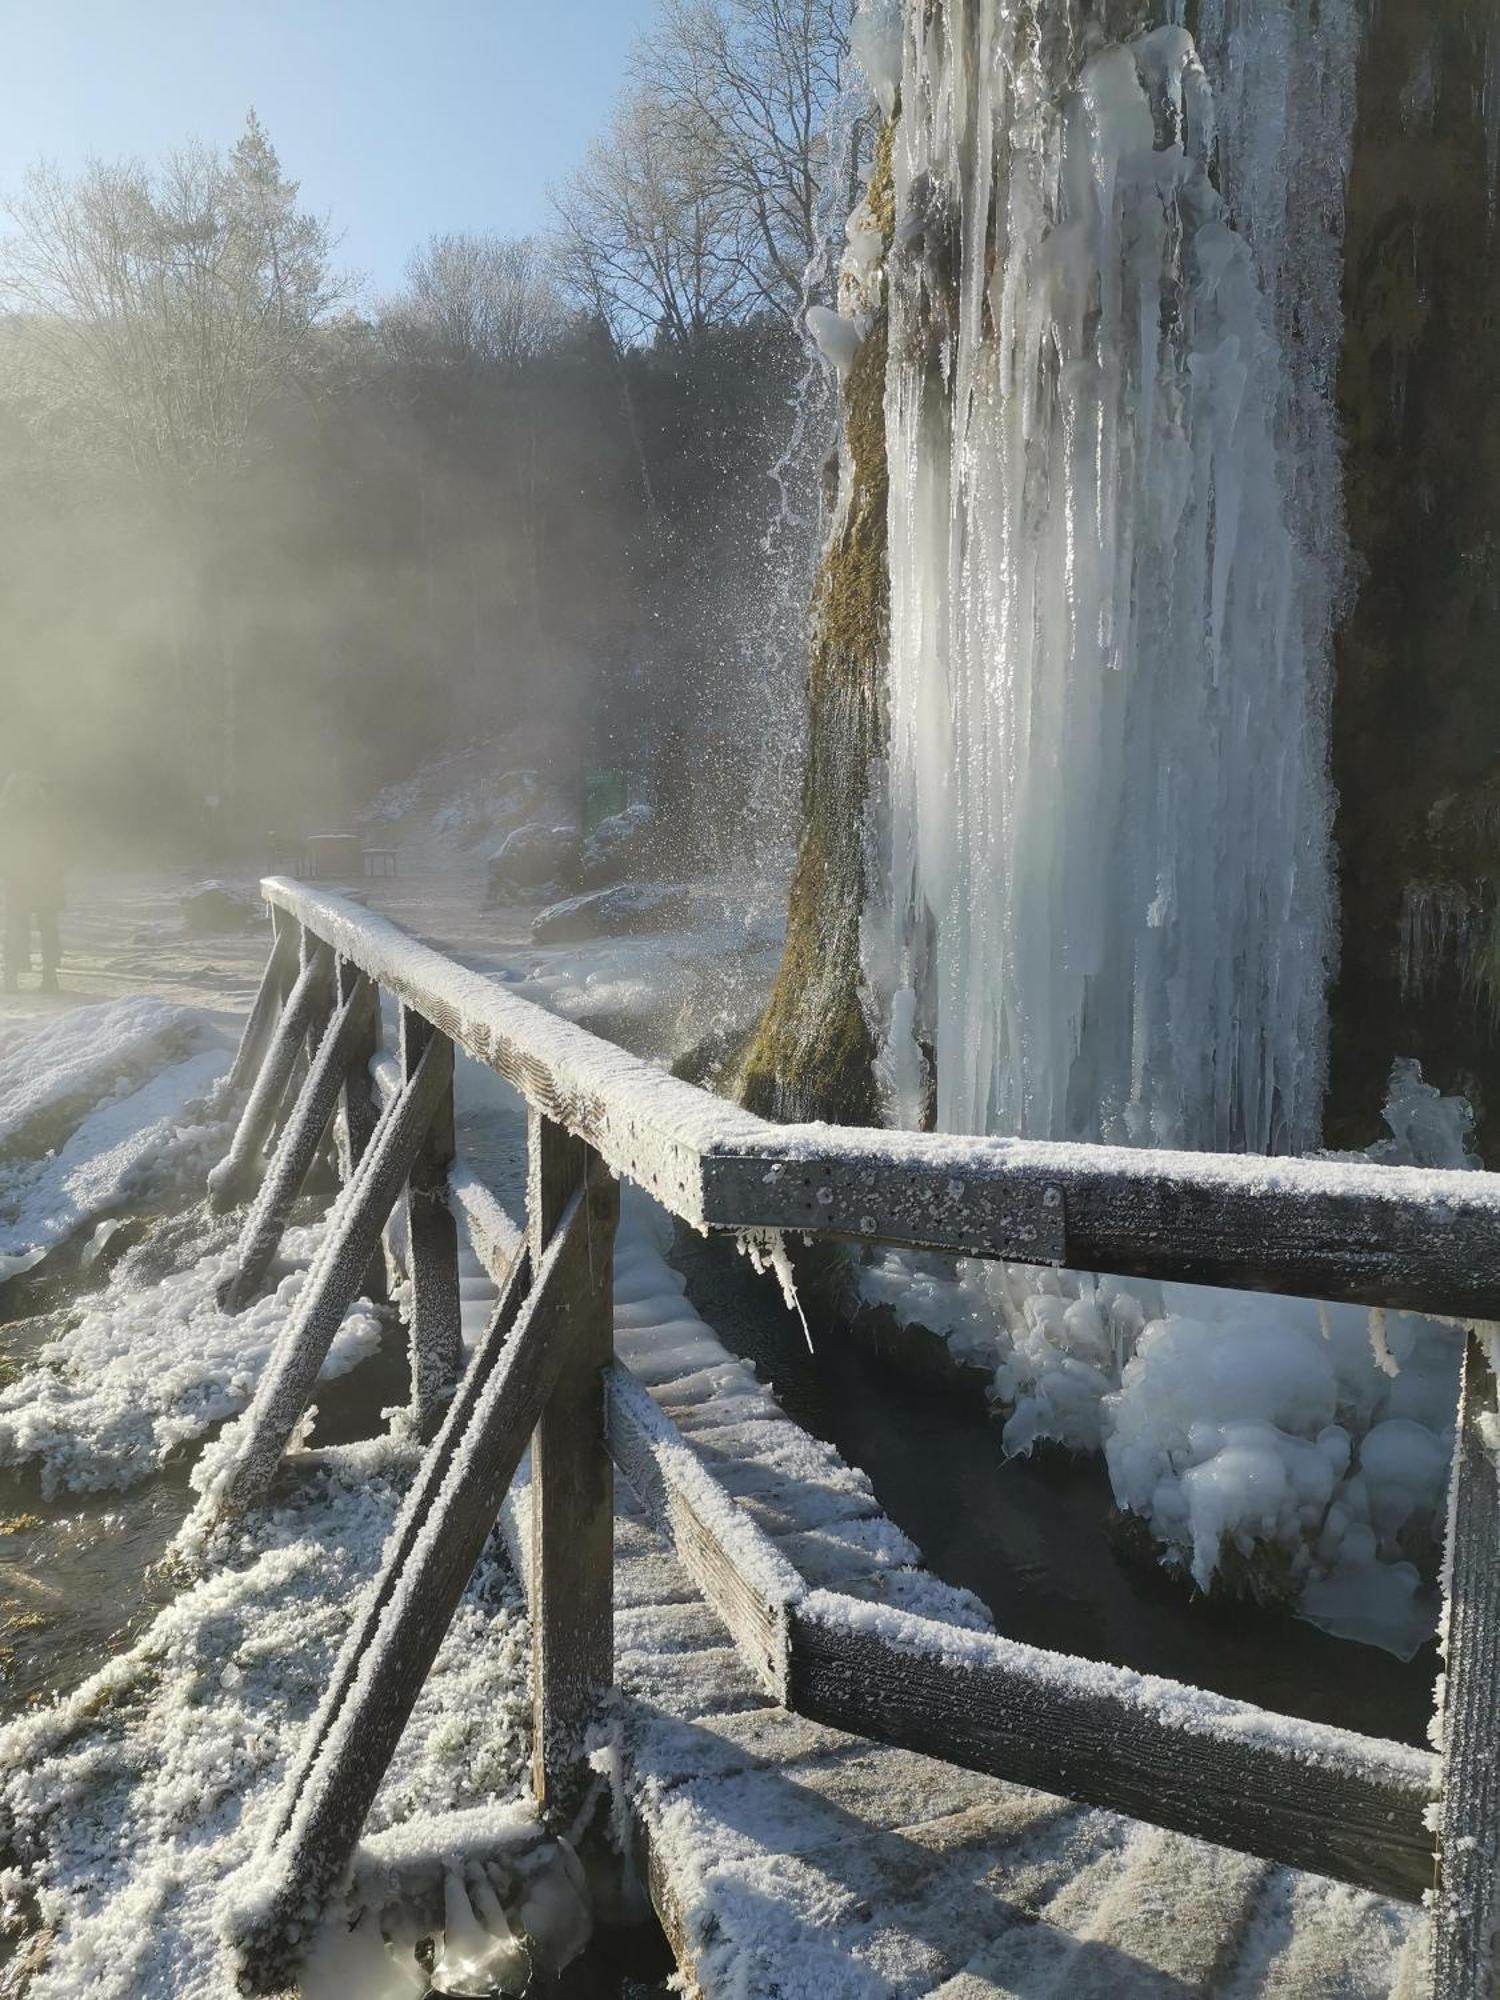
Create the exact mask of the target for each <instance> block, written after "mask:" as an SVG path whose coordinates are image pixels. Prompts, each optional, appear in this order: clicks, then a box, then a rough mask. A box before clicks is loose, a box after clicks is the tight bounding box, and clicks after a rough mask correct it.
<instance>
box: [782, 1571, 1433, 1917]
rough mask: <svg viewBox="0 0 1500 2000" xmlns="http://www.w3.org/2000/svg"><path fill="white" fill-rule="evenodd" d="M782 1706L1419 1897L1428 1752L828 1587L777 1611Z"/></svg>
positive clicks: (1426, 1869)
mask: <svg viewBox="0 0 1500 2000" xmlns="http://www.w3.org/2000/svg"><path fill="white" fill-rule="evenodd" d="M788 1623H789V1632H790V1657H789V1668H788V1705H789V1706H790V1707H792V1708H795V1709H796V1710H797V1711H798V1713H799V1714H801V1715H806V1716H810V1717H811V1718H812V1719H813V1720H814V1721H817V1722H824V1723H827V1724H829V1725H830V1727H832V1728H835V1729H847V1730H850V1731H851V1732H853V1733H855V1734H857V1735H861V1736H869V1737H872V1738H874V1739H875V1740H876V1741H878V1742H882V1743H895V1744H899V1745H900V1746H901V1747H903V1748H904V1749H908V1750H918V1751H921V1752H922V1753H924V1754H925V1755H927V1756H929V1757H938V1758H941V1759H943V1760H944V1761H946V1762H948V1763H954V1764H962V1765H963V1766H965V1768H967V1769H969V1770H972V1771H987V1772H989V1773H990V1774H991V1775H992V1776H994V1777H997V1778H1007V1779H1009V1780H1011V1781H1012V1782H1013V1783H1016V1784H1021V1785H1030V1786H1034V1787H1035V1788H1036V1789H1038V1790H1039V1791H1046V1792H1055V1793H1058V1794H1060V1795H1061V1796H1063V1797H1065V1798H1070V1799H1077V1800H1079V1801H1081V1802H1083V1803H1086V1804H1089V1805H1095V1806H1104V1807H1107V1808H1109V1809H1110V1810H1112V1811H1116V1812H1123V1813H1128V1814H1130V1815H1131V1816H1132V1817H1134V1818H1136V1819H1142V1820H1146V1821H1149V1822H1150V1823H1152V1824H1154V1825H1156V1826H1164V1827H1168V1828H1171V1829H1173V1830H1175V1831H1177V1832H1179V1833H1190V1834H1194V1835H1196V1836H1197V1837H1198V1838H1200V1839H1204V1840H1212V1841H1215V1842H1217V1843H1219V1844H1220V1845H1222V1846H1229V1847H1237V1848H1240V1849H1243V1850H1244V1851H1245V1852H1246V1853H1250V1854H1258V1855H1260V1856H1262V1857H1263V1858H1264V1859H1266V1860H1269V1861H1284V1862H1288V1863H1290V1864H1291V1866H1292V1867H1294V1868H1308V1869H1312V1870H1313V1871H1314V1872H1316V1873H1318V1874H1320V1875H1332V1876H1335V1877H1337V1878H1338V1879H1340V1880H1342V1881H1348V1882H1354V1883H1357V1884H1358V1885H1360V1886H1361V1887H1363V1888H1370V1889H1375V1890H1377V1891H1378V1892H1379V1893H1380V1894H1382V1895H1388V1896H1397V1897H1400V1898H1403V1899H1404V1900H1406V1901H1408V1902H1416V1901H1420V1900H1421V1897H1422V1895H1423V1893H1424V1891H1425V1890H1426V1889H1427V1888H1428V1887H1429V1885H1430V1883H1431V1880H1432V1836H1431V1834H1430V1833H1429V1832H1428V1831H1427V1829H1426V1826H1425V1824H1424V1817H1423V1816H1424V1813H1425V1811H1426V1808H1427V1804H1428V1801H1429V1799H1430V1797H1431V1792H1432V1782H1433V1777H1434V1775H1435V1772H1434V1760H1433V1759H1432V1758H1430V1757H1428V1756H1427V1755H1426V1754H1425V1753H1423V1752H1421V1751H1418V1750H1414V1749H1409V1748H1407V1746H1405V1745H1404V1744H1397V1743H1386V1742H1383V1741H1380V1740H1378V1739H1374V1738H1369V1737H1359V1736H1353V1735H1351V1734H1349V1733H1348V1732H1346V1731H1343V1730H1336V1729H1328V1728H1325V1727H1323V1726H1321V1725H1317V1724H1313V1723H1303V1722H1297V1721H1293V1720H1291V1719H1290V1718H1288V1717H1285V1716H1277V1715H1270V1714H1267V1713H1266V1712H1265V1711H1263V1710H1260V1709H1257V1708H1253V1707H1251V1706H1250V1705H1249V1704H1247V1703H1242V1702H1233V1701H1228V1700H1226V1699H1224V1698H1222V1697H1219V1696H1214V1695H1206V1694H1203V1693H1200V1692H1199V1691H1198V1690H1197V1689H1193V1688H1184V1687H1180V1686H1178V1685H1177V1684H1175V1683H1173V1682H1170V1681H1152V1680H1149V1679H1148V1678H1147V1677H1145V1676H1143V1675H1139V1674H1134V1673H1131V1672H1129V1671H1128V1670H1127V1669H1125V1668H1121V1667H1108V1666H1099V1665H1096V1664H1094V1663H1092V1662H1085V1661H1080V1660H1070V1659H1067V1658H1065V1657H1063V1656H1061V1655H1057V1654H1048V1653H1043V1652H1040V1651H1038V1650H1037V1649H1036V1648H1035V1647H1030V1646H1022V1645H1018V1644H1016V1643H1015V1642H1013V1641H1009V1640H1004V1639H999V1638H996V1637H995V1636H994V1635H992V1634H989V1633H974V1632H964V1631H960V1630H958V1629H957V1628H955V1627H952V1626H947V1625H940V1624H934V1623H933V1622H932V1621H931V1620H928V1619H924V1618H915V1617H912V1616H910V1615H909V1614H907V1613H903V1612H897V1611H893V1610H891V1609H890V1608H888V1607H885V1606H880V1607H875V1606H872V1605H868V1604H863V1603H859V1602H857V1601H856V1600H853V1599H849V1598H844V1597H840V1596H838V1595H836V1594H835V1593H833V1592H829V1591H819V1592H815V1593H813V1594H811V1595H810V1596H809V1597H808V1598H806V1599H805V1600H804V1601H803V1602H802V1603H801V1604H796V1605H793V1606H792V1607H791V1608H790V1611H789V1613H788Z"/></svg>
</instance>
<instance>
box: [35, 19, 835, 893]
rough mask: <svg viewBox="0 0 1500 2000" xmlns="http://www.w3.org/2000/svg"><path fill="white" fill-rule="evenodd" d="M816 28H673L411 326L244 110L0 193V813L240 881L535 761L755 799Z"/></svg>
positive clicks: (789, 671)
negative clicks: (449, 773) (369, 281)
mask: <svg viewBox="0 0 1500 2000" xmlns="http://www.w3.org/2000/svg"><path fill="white" fill-rule="evenodd" d="M795 11H798V13H799V18H798V19H797V20H796V21H795V22H792V21H791V20H790V19H789V18H788V17H786V16H784V14H783V11H782V10H780V9H773V8H763V9H757V8H750V9H745V8H742V7H738V6H735V7H728V6H725V7H717V6H708V7H701V6H693V7H683V6H678V5H676V4H675V0H674V4H671V5H667V6H665V7H664V8H663V9H662V10H661V15H660V22H659V24H658V27H657V29H656V30H654V31H653V33H652V35H651V36H649V37H648V38H647V40H646V41H645V42H643V43H642V45H641V47H640V50H639V51H638V56H637V61H636V65H635V72H634V74H632V75H631V76H630V77H627V78H625V79H623V80H622V83H623V90H622V95H621V98H620V101H619V106H618V109H617V111H616V114H615V116H614V119H613V122H612V124H611V126H610V128H609V129H608V130H607V131H606V132H605V133H603V134H601V136H600V139H599V141H598V143H597V144H596V145H595V146H594V147H593V148H592V149H591V150H590V151H589V153H588V154H587V156H586V157H585V158H584V159H583V160H582V161H581V162H580V164H579V167H578V170H577V172H576V173H575V174H574V175H573V176H572V177H570V178H569V179H568V180H567V181H566V182H565V183H564V184H562V185H560V186H558V187H557V188H555V189H554V190H553V192H552V197H551V202H550V206H549V210H548V212H547V214H545V215H543V216H539V217H538V227H537V230H536V232H535V234H534V235H533V236H530V237H526V238H519V239H517V238H502V237H499V236H495V235H488V234H484V233H482V232H481V233H473V232H471V233H467V234H464V233H454V232H450V231H446V230H445V229H444V227H443V222H444V218H442V217H441V216H434V217H433V233H432V235H431V237H430V239H429V240H427V241H426V242H424V243H422V244H420V245H416V246H413V251H412V256H411V260H410V263H409V266H408V269H407V274H406V280H405V283H404V285H403V287H402V289H401V290H400V292H399V293H398V294H397V295H396V296H394V297H383V298H382V297H374V296H371V295H370V293H369V292H368V290H367V289H365V288H363V287H362V286H361V285H360V283H359V282H358V281H357V280H356V279H352V278H351V277H349V276H347V275H346V274H345V273H344V272H343V271H342V269H341V263H340V250H339V241H338V232H339V218H338V217H337V216H332V217H328V218H323V217H319V216H316V215H314V214H312V213H310V212H309V211H308V210H307V208H306V206H305V205H304V202H303V199H302V197H301V195H300V193H299V190H298V186H297V181H296V177H295V176H296V162H295V161H292V160H289V161H285V162H283V161H282V160H281V159H280V158H279V157H278V154H277V152H276V149H275V143H274V140H275V135H274V134H273V133H271V132H269V131H268V130H266V129H265V127H264V126H262V124H261V123H260V122H259V121H258V120H257V119H256V117H255V116H254V114H253V113H251V114H250V116H249V117H248V119H247V122H246V125H245V128H244V131H243V133H242V134H241V136H240V138H239V140H238V141H237V142H236V143H235V145H234V146H233V147H231V148H230V149H228V150H227V151H216V150H214V149H211V148H208V147H205V146H203V145H201V144H198V143H196V142H194V141H191V140H189V139H187V138H184V139H183V141H182V143H181V144H180V145H179V146H178V147H177V148H176V149H175V150H173V151H171V152H170V153H168V154H167V155H166V156H165V157H163V158H161V159H158V160H152V161H145V162H142V161H108V160H96V161H94V162H93V163H92V164H90V165H89V166H88V167H87V168H86V169H85V170H84V171H82V172H81V173H80V174H77V175H66V174H63V173H61V172H59V171H57V170H55V169H53V168H51V167H49V166H47V165H46V164H45V163H42V164H38V165H37V166H36V167H35V168H34V169H33V170H32V171H31V172H30V174H29V175H28V176H27V177H26V178H25V179H24V180H23V181H22V182H21V183H20V184H19V185H16V186H12V187H8V188H5V189H3V190H0V196H3V199H4V216H3V220H0V239H3V241H0V590H3V592H4V598H5V602H6V606H7V613H8V616H7V628H8V630H7V636H8V640H9V643H8V644H7V646H6V648H5V649H4V654H3V658H0V718H3V723H4V729H3V745H0V775H3V772H4V770H7V769H12V768H21V769H27V770H34V771H36V772H38V773H39V774H40V775H42V776H43V777H45V778H47V779H49V780H50V781H51V782H52V786H53V791H54V795H55V796H56V797H58V798H60V799H62V800H64V801H66V802H67V805H68V809H69V811H70V813H71V815H72V817H73V821H74V826H73V839H74V842H75V845H76V851H77V855H78V857H79V858H83V859H87V858H89V857H91V856H101V857H102V856H107V857H108V858H109V859H111V860H115V859H119V858H123V857H124V856H127V855H129V856H131V857H139V858H141V859H143V860H163V861H166V860H171V861H174V862H178V861H180V862H186V863H188V864H189V865H198V864H200V863H201V864H203V865H205V866H212V867H219V866H230V865H239V864H243V865H245V866H247V867H251V868H253V867H256V866H258V865H260V863H261V862H262V861H263V859H264V858H265V856H266V854H267V852H268V851H269V850H270V848H271V846H272V843H271V842H270V840H269V838H268V836H269V835H270V834H271V833H272V832H273V831H274V832H275V833H276V834H277V835H279V836H286V835H290V836H293V837H295V836H297V835H299V834H301V833H305V832H307V831H309V830H312V829H314V828H317V827H325V828H326V827H333V826H338V825H340V824H342V823H345V822H347V821H351V820H353V819H354V818H355V817H357V815H358V813H359V811H360V810H361V808H362V807H363V806H364V805H366V804H367V803H368V801H369V800H370V799H371V798H372V797H373V795H374V794H375V792H376V791H378V790H379V788H380V786H381V785H383V784H384V783H387V782H389V781H390V780H392V779H398V778H400V777H402V776H404V775H407V774H409V773H410V772H411V771H412V770H413V769H415V768H416V767H417V766H419V765H420V764H421V763H422V762H423V761H424V760H425V759H427V758H429V757H431V756H432V755H434V754H438V753H440V752H441V751H442V750H444V749H446V748H448V747H450V746H452V745H454V744H458V743H463V742H471V741H472V740H474V738H475V736H476V735H483V734H488V733H495V732H501V731H504V730H507V729H509V728H511V727H513V726H515V725H516V724H517V723H519V722H522V721H525V722H528V723H531V724H535V725H540V726H541V737H540V740H541V741H542V742H543V743H544V745H546V746H549V747H548V748H547V749H546V751H545V753H544V754H545V755H546V756H547V757H548V759H549V760H550V761H552V762H553V763H554V765H555V766H556V772H555V775H556V776H558V778H559V779H561V780H562V781H563V782H565V783H568V782H571V781H572V779H571V776H570V773H571V774H577V773H581V772H582V771H583V770H584V769H585V768H587V767H589V766H605V767H609V768H611V769H614V770H618V771H621V772H625V773H629V774H630V776H631V782H632V783H633V784H634V785H636V786H637V787H639V788H641V789H645V790H648V791H656V790H658V789H661V788H663V780H667V781H668V783H669V785H670V788H671V789H673V790H675V791H676V792H678V793H679V794H686V793H687V792H689V791H694V792H696V794H697V796H698V809H699V810H701V811H709V810H710V809H711V800H710V796H709V795H716V794H717V793H718V792H720V791H722V790H723V789H724V787H726V786H728V787H730V789H731V790H732V789H734V788H735V787H743V786H744V785H745V784H746V783H747V782H749V781H748V779H747V772H748V769H749V765H750V762H751V761H752V759H751V757H750V756H749V754H748V753H749V752H751V751H752V750H753V749H755V748H759V749H764V747H765V739H766V736H767V733H768V724H767V722H766V719H765V718H766V716H767V715H768V714H770V713H774V712H775V710H776V707H777V703H776V702H775V701H772V702H771V703H770V705H769V706H768V705H767V701H766V696H767V694H772V693H774V694H775V695H777V696H783V695H786V694H794V693H795V690H796V689H797V688H798V686H799V685H800V677H801V671H802V658H801V653H802V647H801V624H802V618H801V605H802V601H803V598H804V596H805V591H804V589H803V588H802V586H803V585H804V584H805V558H804V557H802V556H800V555H794V556H793V557H792V558H791V560H788V554H787V550H786V548H785V546H784V542H785V533H784V525H785V524H784V523H782V532H781V538H780V541H779V542H778V534H777V524H778V522H780V521H781V517H782V515H783V513H784V512H785V506H784V494H783V491H782V485H784V484H785V468H783V480H782V484H780V485H779V484H778V481H777V479H776V478H775V477H774V476H773V475H774V473H775V472H776V468H777V467H778V463H779V462H780V461H782V460H783V458H784V457H785V454H786V453H787V450H788V447H789V445H790V444H791V443H792V442H793V440H794V436H796V437H799V438H801V440H802V442H803V443H804V444H806V443H807V438H806V437H805V436H803V433H802V432H799V430H798V422H799V417H800V416H801V415H802V414H803V402H805V397H803V398H802V399H800V400H799V395H798V385H799V383H802V382H804V378H805V377H806V376H807V375H808V373H809V369H810V367H811V368H812V369H813V370H814V371H816V364H815V363H813V364H810V363H809V361H808V357H807V355H806V353H805V351H804V339H803V335H802V331H801V311H802V306H803V303H804V290H805V288H806V284H807V279H806V273H807V270H808V267H809V264H810V263H811V264H812V265H813V267H814V269H813V274H812V279H811V285H812V287H813V289H814V290H815V289H816V287H817V285H818V284H819V282H820V279H821V276H822V273H821V271H820V270H819V269H818V257H817V254H816V253H817V251H818V247H819V242H820V230H821V218H820V210H819V202H820V198H821V197H820V193H819V175H820V174H821V172H822V169H823V166H824V163H825V160H826V158H827V156H828V153H829V147H828V144H827V140H826V125H827V121H828V119H829V117H830V116H831V115H832V113H833V110H834V107H835V105H836V102H837V99H838V79H839V65H840V62H841V60H842V57H843V53H844V49H845V46H846V42H847V19H846V17H847V13H848V11H849V10H848V8H847V7H846V6H844V5H828V6H821V5H820V6H812V7H808V8H805V9H802V10H795ZM706 52H709V53H712V55H713V57H714V60H715V63H716V64H717V68H716V71H715V76H716V82H715V85H714V92H713V97H712V101H711V102H710V101H708V100H707V99H705V97H704V95H703V87H702V75H703V59H704V56H705V53H706ZM768 81H769V82H770V83H772V84H774V86H775V89H776V92H777V100H778V103H780V104H781V105H782V106H783V107H785V115H784V116H783V115H781V114H780V113H778V114H777V115H776V116H775V117H774V118H773V120H772V122H771V124H770V125H769V126H766V125H764V123H763V121H762V122H761V123H760V124H752V123H751V121H750V119H749V116H748V109H749V107H750V106H751V105H752V104H753V101H754V99H755V97H756V95H757V94H758V93H759V92H760V90H761V89H762V88H763V87H764V86H765V85H766V83H767V82H768ZM799 102H800V106H801V109H800V111H797V112H795V113H794V112H793V109H792V107H793V106H794V105H795V104H797V103H799ZM757 115H758V114H757ZM183 118H184V127H185V129H187V130H190V129H191V107H190V106H184V109H183ZM845 139H846V142H847V144H846V146H845V148H844V149H843V150H845V151H847V152H848V154H849V156H850V159H851V162H852V165H851V168H850V171H853V170H854V169H855V168H857V164H858V156H859V153H860V149H861V147H862V145H863V143H864V135H863V134H862V133H858V132H857V133H854V134H853V135H849V134H846V135H845ZM841 157H842V154H841ZM840 198H843V196H842V195H840ZM836 205H837V203H836V202H835V206H836ZM813 400H814V401H815V402H817V403H818V404H819V405H820V409H821V406H822V405H823V404H825V403H826V389H825V388H824V386H823V384H822V381H821V377H819V380H818V381H817V382H816V383H815V384H814V394H813ZM804 428H805V427H804ZM825 448H826V436H824V435H823V434H821V433H820V434H819V437H818V439H817V440H815V441H814V448H812V449H810V450H809V449H804V450H803V451H802V453H801V456H800V459H799V461H798V463H797V465H796V466H795V468H794V469H793V483H794V484H797V485H798V492H797V495H796V504H797V508H798V509H800V510H801V511H800V514H799V519H798V524H797V532H798V536H799V538H800V539H799V548H800V547H801V546H802V545H803V544H806V545H807V546H811V542H812V540H813V539H814V538H815V531H816V521H815V518H811V519H810V518H809V516H810V515H811V516H812V517H815V515H816V500H815V497H814V496H815V492H816V461H817V460H818V458H820V457H821V454H822V451H823V450H824V449H825ZM809 528H810V529H811V530H812V532H811V534H810V533H809V532H808V530H809ZM789 575H790V582H791V586H792V587H790V588H789V587H788V579H789ZM752 708H753V709H754V711H755V713H754V714H753V715H752V713H751V710H752ZM731 742H734V743H735V744H736V746H737V748H738V750H739V752H740V755H739V756H738V757H737V758H735V759H731V758H730V757H728V756H727V755H726V754H725V753H726V750H727V746H728V745H729V744H730V743H731ZM736 765H737V766H738V770H737V774H736V775H731V771H732V768H733V767H734V766H736ZM674 779H675V780H682V779H686V780H688V781H689V782H688V783H686V784H684V783H673V782H672V780H674ZM752 789H753V786H752ZM786 796H787V785H786V783H785V782H783V784H782V789H781V802H782V803H784V802H785V799H786ZM725 804H726V809H727V810H728V811H729V812H730V815H731V817H733V816H734V815H735V814H736V813H738V812H740V811H741V810H742V809H743V800H740V801H738V802H736V801H734V800H727V801H726V802H725Z"/></svg>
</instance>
